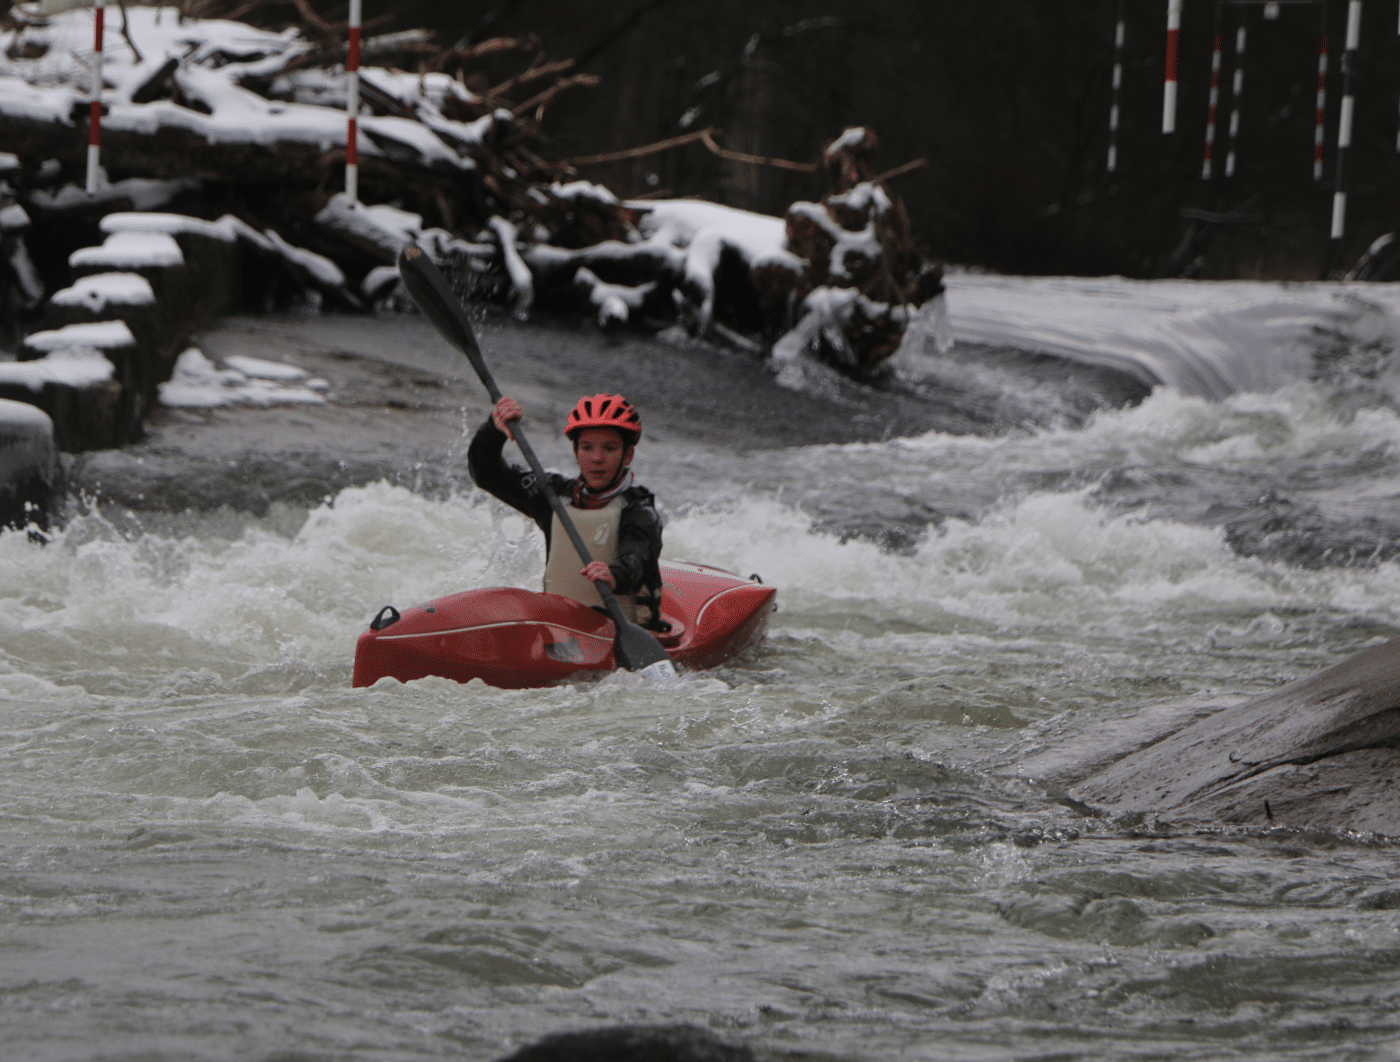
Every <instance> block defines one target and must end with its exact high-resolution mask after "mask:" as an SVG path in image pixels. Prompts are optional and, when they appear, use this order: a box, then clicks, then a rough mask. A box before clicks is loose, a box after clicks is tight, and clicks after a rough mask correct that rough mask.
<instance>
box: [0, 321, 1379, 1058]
mask: <svg viewBox="0 0 1400 1062" xmlns="http://www.w3.org/2000/svg"><path fill="white" fill-rule="evenodd" d="M200 341H201V345H202V346H203V348H204V350H205V352H206V353H207V354H210V355H211V356H223V355H225V354H227V353H231V352H233V351H235V350H241V351H242V352H244V353H252V354H256V355H258V356H262V357H267V358H272V359H274V360H277V359H283V358H285V359H286V360H288V361H291V362H295V363H297V364H301V365H303V367H306V368H308V369H311V370H312V371H314V372H317V373H320V374H323V375H324V376H325V377H326V378H327V379H328V380H329V382H330V386H331V389H330V400H329V403H328V404H327V405H326V406H324V407H307V408H305V409H302V408H297V409H293V410H289V409H287V408H280V409H273V410H256V409H248V410H243V411H230V410H222V411H214V412H190V411H183V412H181V411H175V412H167V413H163V414H161V417H160V418H158V420H157V423H156V424H155V425H154V427H153V435H152V438H151V440H150V441H149V442H148V443H147V444H145V445H144V446H142V447H136V448H133V449H132V450H131V451H128V452H127V453H125V454H106V455H87V456H85V457H83V458H81V459H79V460H78V461H77V462H76V463H75V464H74V465H73V467H72V475H73V481H74V485H75V500H74V503H73V505H72V508H71V511H70V514H69V517H68V519H67V521H66V523H64V524H63V526H62V527H61V528H59V529H58V530H56V531H55V533H54V535H53V538H52V541H51V542H49V543H48V544H47V545H38V544H35V543H33V542H31V541H30V540H29V538H27V537H26V536H25V535H23V534H17V533H5V534H0V603H2V605H3V607H0V731H2V732H3V736H2V737H0V1044H3V1045H4V1046H3V1048H0V1055H3V1057H4V1058H5V1059H6V1060H15V1062H19V1060H25V1062H30V1060H34V1062H40V1060H42V1062H49V1060H54V1062H57V1060H75V1059H102V1060H119V1059H120V1060H137V1059H140V1060H153V1059H171V1060H174V1059H181V1060H185V1059H211V1060H213V1059H249V1060H273V1059H307V1060H311V1059H316V1060H320V1059H366V1060H368V1059H386V1060H387V1059H416V1058H424V1059H426V1058H464V1059H472V1060H483V1062H484V1060H489V1059H495V1058H498V1057H500V1056H502V1055H504V1054H506V1053H508V1052H509V1051H510V1050H512V1049H514V1048H515V1047H518V1046H520V1045H522V1044H524V1043H526V1042H529V1041H531V1040H533V1039H535V1038H538V1037H539V1036H541V1035H543V1034H545V1033H548V1032H554V1031H558V1030H562V1029H577V1028H587V1027H593V1026H602V1025H609V1024H615V1023H619V1022H637V1023H672V1022H683V1023H690V1024H694V1025H698V1026H703V1027H706V1028H709V1029H711V1030H713V1031H715V1032H716V1033H718V1034H719V1035H721V1036H722V1037H724V1038H725V1039H728V1040H730V1041H732V1042H735V1043H743V1044H746V1045H748V1046H749V1047H751V1048H752V1049H753V1050H754V1051H755V1052H756V1053H757V1054H758V1055H759V1056H760V1057H763V1058H785V1057H787V1056H789V1055H793V1054H801V1055H802V1056H804V1057H816V1058H828V1059H842V1060H846V1059H849V1060H857V1059H859V1060H871V1062H874V1060H896V1059H1045V1060H1049V1059H1057V1060H1058V1059H1108V1058H1113V1059H1147V1058H1162V1059H1166V1058H1172V1059H1222V1058H1232V1059H1261V1060H1262V1059H1317V1058H1327V1059H1349V1060H1350V1059H1396V1058H1400V1017H1398V1016H1397V1006H1400V883H1397V881H1396V879H1397V876H1398V875H1400V850H1398V849H1397V848H1396V847H1394V846H1393V845H1392V844H1391V843H1389V842H1387V841H1384V840H1383V839H1380V838H1377V837H1374V836H1357V835H1352V834H1348V833H1346V832H1345V831H1338V832H1336V833H1330V834H1329V833H1309V834H1299V833H1296V832H1288V831H1278V830H1271V829H1269V828H1267V824H1266V823H1263V822H1261V823H1260V824H1258V825H1257V826H1248V827H1233V828H1228V829H1224V828H1217V829H1205V828H1200V827H1191V826H1185V825H1174V824H1172V823H1168V822H1161V821H1157V820H1153V819H1147V820H1143V821H1109V820H1104V819H1100V818H1095V817H1092V816H1086V815H1084V814H1081V813H1080V812H1079V811H1076V810H1075V809H1074V808H1072V807H1069V806H1065V805H1063V804H1061V803H1059V802H1057V801H1056V800H1055V799H1054V797H1053V794H1052V793H1050V792H1047V790H1046V789H1045V788H1044V787H1042V786H1040V785H1038V784H1037V783H1036V781H1035V779H1034V778H1033V777H1030V776H1028V775H1027V772H1026V771H1025V770H1024V769H1023V767H1022V766H1021V763H1020V761H1021V759H1022V758H1023V757H1025V756H1029V755H1031V754H1035V755H1036V756H1038V757H1039V761H1038V762H1044V761H1045V759H1046V758H1047V757H1049V758H1050V759H1053V758H1054V756H1055V755H1056V750H1057V749H1061V748H1069V747H1071V746H1078V747H1083V746H1084V745H1085V744H1086V743H1088V744H1090V745H1092V744H1093V743H1094V742H1095V740H1096V739H1097V736H1098V735H1100V734H1102V735H1104V740H1105V741H1107V740H1108V738H1109V735H1112V734H1115V733H1117V732H1119V731H1120V730H1121V728H1122V727H1123V726H1124V725H1125V722H1124V721H1125V720H1127V719H1129V718H1130V717H1132V716H1133V715H1134V713H1138V712H1141V711H1151V710H1154V709H1158V708H1160V709H1162V710H1168V709H1171V710H1176V709H1179V708H1181V707H1182V706H1204V705H1216V704H1225V703H1232V702H1234V701H1237V700H1239V699H1242V698H1243V697H1245V696H1247V695H1253V694H1257V693H1260V692H1262V691H1266V690H1269V689H1272V688H1274V687H1275V686H1277V685H1279V684H1281V683H1283V682H1285V681H1288V680H1291V679H1294V678H1297V677H1299V676H1302V675H1307V674H1310V673H1312V672H1314V671H1316V670H1318V669H1320V668H1322V667H1324V666H1326V665H1329V664H1332V663H1335V662H1337V661H1339V660H1340V659H1342V658H1344V657H1346V656H1348V655H1350V654H1352V653H1355V652H1357V651H1359V650H1361V649H1363V648H1365V647H1368V646H1370V645H1374V644H1377V643H1378V642H1380V641H1382V640H1384V639H1387V638H1391V637H1394V636H1396V635H1397V634H1400V566H1397V563H1396V561H1395V559H1394V553H1395V550H1396V544H1397V542H1400V534H1397V532H1400V500H1397V483H1398V482H1400V481H1397V471H1400V413H1398V412H1397V407H1396V403H1395V400H1394V395H1393V394H1392V392H1391V391H1390V390H1389V387H1388V384H1387V383H1386V380H1387V379H1388V377H1387V376H1386V375H1385V373H1383V372H1380V371H1378V369H1377V365H1378V360H1377V359H1380V360H1381V361H1384V359H1385V358H1388V357H1389V354H1388V353H1387V351H1385V350H1380V351H1379V352H1378V348H1377V347H1376V346H1375V344H1372V345H1371V346H1369V347H1368V348H1367V349H1366V351H1364V352H1357V353H1356V361H1355V365H1351V363H1349V362H1348V361H1347V357H1348V355H1347V353H1346V352H1345V351H1343V352H1342V353H1340V354H1339V353H1338V351H1337V349H1336V347H1335V344H1334V345H1333V346H1332V347H1329V349H1328V353H1327V358H1328V359H1330V360H1328V362H1327V366H1326V371H1322V370H1321V369H1319V371H1317V372H1315V373H1308V374H1305V375H1303V376H1301V377H1299V378H1297V379H1295V380H1292V381H1291V382H1288V383H1286V384H1285V385H1283V386H1281V387H1278V388H1276V389H1273V390H1270V391H1268V392H1266V393H1258V392H1255V393H1248V394H1236V395H1232V396H1228V397H1224V398H1206V397H1194V396H1189V395H1184V394H1183V393H1182V392H1180V391H1178V390H1176V389H1173V388H1170V387H1165V386H1164V387H1158V388H1156V389H1155V390H1153V391H1151V392H1150V393H1148V390H1147V388H1146V387H1145V386H1143V385H1142V383H1141V382H1140V381H1134V380H1132V379H1131V378H1129V377H1127V376H1122V375H1119V374H1116V373H1113V372H1110V371H1106V370H1101V369H1092V368H1086V367H1084V366H1074V365H1073V363H1070V362H1066V361H1064V360H1061V359H1050V358H1045V357H1039V356H1034V355H1028V354H1018V353H1016V352H1015V351H1012V350H1007V349H1000V348H995V347H988V346H983V347H973V346H970V345H965V344H960V345H959V346H957V347H955V348H954V349H953V351H952V352H951V353H949V354H947V355H937V354H934V353H932V352H931V351H930V352H925V353H922V354H920V353H917V352H916V356H913V357H910V358H909V359H907V360H906V361H905V362H904V363H903V365H902V368H901V370H900V372H899V374H897V375H894V376H891V377H890V378H888V379H886V380H884V381H880V382H877V383H876V384H872V385H855V384H850V383H836V382H834V381H830V380H828V381H826V383H825V384H824V385H822V386H820V387H818V388H817V391H818V393H817V394H803V393H797V392H792V391H785V390H783V389H781V388H777V387H775V386H774V385H773V382H772V378H771V376H768V375H767V374H766V373H765V371H764V370H763V369H762V368H761V367H760V366H756V365H754V364H752V363H750V362H748V361H746V360H744V359H743V358H741V357H738V356H735V355H729V354H724V353H722V352H717V351H714V350H711V349H709V348H699V347H695V346H691V345H687V344H686V343H684V342H681V341H679V340H673V341H672V342H670V343H666V342H661V341H649V340H643V339H625V340H614V339H605V338H599V337H597V336H596V334H594V333H593V332H591V331H588V330H578V329H572V330H571V328H570V327H569V326H565V325H562V324H559V325H547V324H542V325H532V326H529V327H527V328H514V327H508V326H505V325H495V324H492V325H489V326H488V327H487V328H486V329H485V345H486V347H487V350H488V356H490V357H492V358H493V359H495V360H496V361H497V362H498V363H499V364H500V366H501V367H500V369H499V370H498V374H499V375H500V377H501V378H502V382H503V384H504V385H505V387H506V390H507V391H508V392H514V393H517V394H519V395H520V397H521V398H522V399H523V400H524V401H525V402H526V406H527V409H528V410H529V411H530V416H531V418H532V419H531V421H530V424H531V425H533V426H534V431H535V434H534V438H535V440H536V443H537V446H539V448H540V449H541V451H542V452H543V456H544V458H545V460H546V463H547V464H550V465H552V466H554V467H564V466H565V463H566V461H567V459H568V453H567V450H566V449H565V447H564V445H563V443H562V441H561V440H558V439H557V438H556V433H557V430H558V424H559V422H560V419H561V417H562V413H563V411H565V410H566V409H567V407H568V405H569V404H570V403H571V402H572V400H573V398H574V397H576V395H577V394H578V393H580V391H582V390H584V389H588V390H593V389H598V388H611V387H625V388H627V390H628V394H629V396H631V397H633V398H634V399H635V400H636V401H637V402H638V403H639V404H640V405H641V406H642V409H643V415H644V417H648V418H649V419H648V426H649V427H648V437H647V439H646V440H645V442H644V445H643V446H642V448H641V449H640V451H639V457H638V464H637V466H636V468H637V471H638V473H639V476H640V478H641V479H642V480H643V481H644V482H646V483H647V484H648V485H650V486H652V487H653V488H654V489H655V490H656V492H657V493H658V494H659V495H660V496H661V498H662V500H663V502H664V504H665V507H666V509H667V512H668V524H667V528H666V549H665V555H666V556H668V557H670V558H675V559H685V560H695V561H701V562H705V563H708V564H714V565H719V566H722V567H726V568H730V569H733V570H735V571H738V572H740V573H742V574H745V575H747V574H748V573H750V572H757V573H759V574H761V575H762V577H763V578H764V580H765V581H766V582H768V583H769V584H772V585H775V586H777V587H778V593H779V597H778V600H779V611H778V613H777V614H776V616H775V617H774V622H773V625H772V628H771V632H770V636H769V638H768V640H767V642H766V643H765V644H763V645H762V646H761V647H760V648H759V649H757V650H756V651H754V652H752V653H751V654H750V655H748V656H747V657H745V658H743V659H739V660H736V661H733V662H731V663H730V664H729V665H728V666H725V667H722V668H719V669H716V670H713V671H709V672H704V673H697V674H690V675H687V676H685V677H684V679H683V681H682V682H681V683H680V684H679V686H677V687H674V688H658V687H656V686H651V685H647V684H644V683H642V682H640V681H639V680H637V679H635V678H633V677H630V676H628V675H626V674H618V675H614V676H612V677H609V678H606V679H604V680H602V681H598V682H591V683H585V684H579V685H573V686H563V687H558V688H552V689H545V690H535V691H523V692H502V691H499V690H494V689H491V688H489V687H486V686H484V685H481V684H479V683H473V684H470V685H467V686H460V685H456V684H454V683H451V682H447V681H443V680H437V679H427V680H423V681H420V682H414V683H411V684H408V685H400V684H397V683H394V682H392V681H386V682H384V683H381V684H380V685H378V686H376V687H374V688H372V689H368V690H356V689H351V688H350V670H351V656H352V653H353V647H354V643H355V638H356V637H357V635H358V634H359V632H360V631H361V630H362V629H363V628H364V627H365V625H366V623H367V621H368V619H369V617H370V616H372V615H373V614H374V612H375V611H376V610H377V609H378V608H379V607H380V606H381V605H383V604H386V603H390V602H392V603H395V604H398V605H400V606H404V605H407V604H412V603H416V602H419V601H423V600H426V599H429V598H432V597H435V596H439V595H441V594H444V593H447V592H451V591H455V590H459V589H466V588H470V587H474V586H483V585H494V584H504V585H518V586H525V587H532V588H533V587H535V586H537V584H538V579H539V576H540V571H541V564H542V548H541V543H540V536H539V534H538V532H537V531H536V530H535V529H534V527H533V526H532V525H527V524H526V522H525V521H524V520H523V519H522V518H520V517H518V516H516V515H514V514H512V513H510V512H508V511H505V510H503V509H502V507H501V506H499V505H497V504H495V503H494V502H492V501H491V500H489V499H487V498H485V497H483V496H482V495H481V494H479V493H478V492H476V491H474V490H473V489H472V488H471V487H470V485H469V483H467V482H466V481H465V478H464V475H463V468H462V465H463V456H464V451H465V439H464V437H463V433H464V432H466V431H470V430H471V429H472V428H474V427H475V425H476V424H477V423H478V422H479V420H480V419H481V417H482V415H483V413H484V411H485V404H484V401H483V399H482V396H481V395H480V393H479V388H477V387H476V385H475V384H474V382H473V381H472V380H471V378H470V374H469V372H468V371H467V370H466V367H465V365H460V364H458V363H457V362H456V361H454V360H453V356H452V355H450V354H449V353H448V352H447V351H446V349H445V348H443V347H441V346H440V345H437V344H436V341H435V340H434V339H433V338H432V336H431V333H430V332H429V331H428V330H427V326H426V325H424V324H423V323H422V322H421V321H419V320H417V319H414V318H407V319H402V320H397V321H387V322H386V321H383V320H380V321H368V322H366V321H352V320H348V319H337V318H324V319H319V320H318V319H282V320H270V321H269V320H264V321H254V320H241V321H232V322H229V323H227V324H226V325H224V326H221V327H220V328H219V329H215V330H213V331H212V332H211V333H210V334H209V335H207V336H205V337H202V338H201V340H200ZM357 344H358V345H357ZM370 348H372V350H371V349H370ZM1363 355H1364V356H1363ZM1320 356H1321V355H1320ZM1349 366H1350V367H1349ZM1353 369H1354V371H1352V370H1353ZM590 383H594V384H596V387H593V386H589V384H590ZM823 388H824V389H823ZM79 494H81V497H78V495H79Z"/></svg>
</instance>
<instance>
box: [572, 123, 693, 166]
mask: <svg viewBox="0 0 1400 1062" xmlns="http://www.w3.org/2000/svg"><path fill="white" fill-rule="evenodd" d="M713 132H716V130H715V128H714V126H710V127H709V128H708V129H700V130H697V131H696V132H694V133H685V134H683V135H682V136H673V137H671V139H669V140H658V141H657V142H656V143H655V144H647V145H645V146H643V147H634V148H627V149H626V150H625V151H606V152H604V153H603V154H601V155H578V156H576V157H575V158H571V159H560V160H559V161H558V162H556V163H555V164H554V165H556V166H561V167H573V166H601V165H603V164H604V163H608V162H623V161H625V160H627V159H642V158H646V157H647V156H648V155H658V154H660V153H661V152H663V151H670V150H671V149H672V148H677V147H681V146H683V145H685V144H693V143H695V141H697V140H699V139H701V138H702V137H705V136H709V135H710V134H711V133H713Z"/></svg>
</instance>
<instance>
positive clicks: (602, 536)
mask: <svg viewBox="0 0 1400 1062" xmlns="http://www.w3.org/2000/svg"><path fill="white" fill-rule="evenodd" d="M611 530H612V528H611V527H610V526H608V525H607V524H604V525H603V526H602V527H600V528H598V530H597V531H594V532H593V542H594V543H595V544H596V545H599V546H601V545H603V544H604V543H605V542H607V540H608V533H609V532H610V531H611Z"/></svg>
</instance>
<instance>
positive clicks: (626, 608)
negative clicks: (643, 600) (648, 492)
mask: <svg viewBox="0 0 1400 1062" xmlns="http://www.w3.org/2000/svg"><path fill="white" fill-rule="evenodd" d="M624 504H625V503H624V502H623V500H622V498H621V496H619V497H616V498H614V499H613V500H612V501H610V502H608V504H607V505H605V506H603V508H601V509H575V508H574V507H573V506H572V505H568V506H567V508H568V510H569V516H570V518H571V519H572V520H573V522H574V526H575V527H576V528H578V533H579V537H580V538H582V539H583V543H584V545H585V546H587V547H588V551H589V552H590V553H592V554H593V559H594V560H600V561H602V562H603V563H604V564H611V563H612V562H613V561H615V560H617V536H618V529H619V528H620V527H621V525H622V509H623V506H624ZM582 569H583V559H582V558H581V557H580V556H579V555H578V550H576V549H574V544H573V543H572V542H570V541H569V534H568V532H567V531H565V530H564V525H563V524H562V523H560V522H559V514H558V513H555V514H554V516H553V523H552V524H551V526H550V529H549V556H548V557H547V558H545V562H544V592H545V593H546V594H562V595H563V596H564V597H571V598H573V599H574V600H575V601H577V602H579V603H580V604H583V605H588V606H589V607H590V608H602V607H603V599H602V597H601V596H599V594H598V588H597V587H596V586H594V585H593V583H592V582H590V581H589V580H587V579H585V578H584V577H583V576H582V575H580V574H579V572H580V571H581V570H582ZM616 596H617V603H618V604H619V605H621V606H622V614H623V615H624V616H626V617H627V618H628V619H629V620H631V621H632V622H633V623H636V622H637V597H636V595H635V594H618V595H616Z"/></svg>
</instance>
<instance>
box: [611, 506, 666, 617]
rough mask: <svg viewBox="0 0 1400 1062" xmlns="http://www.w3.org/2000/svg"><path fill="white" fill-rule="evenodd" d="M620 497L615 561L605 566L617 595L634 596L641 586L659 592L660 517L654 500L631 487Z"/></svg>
mask: <svg viewBox="0 0 1400 1062" xmlns="http://www.w3.org/2000/svg"><path fill="white" fill-rule="evenodd" d="M623 497H624V498H625V499H626V505H624V506H623V509H622V519H621V520H620V521H619V526H618V531H617V540H618V541H617V559H616V560H615V561H613V562H612V564H610V565H608V567H610V568H611V569H612V573H613V577H614V578H615V579H616V580H617V592H618V593H619V594H635V593H636V592H637V591H638V589H640V588H641V587H643V586H646V587H650V588H651V590H652V591H653V592H654V593H658V594H659V593H660V591H661V569H660V568H659V567H658V562H659V561H660V559H661V514H660V513H658V512H657V511H656V498H655V497H654V496H653V495H652V493H651V491H649V490H647V489H646V488H645V487H633V488H632V489H631V490H629V491H627V492H626V493H625V494H624V495H623Z"/></svg>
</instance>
